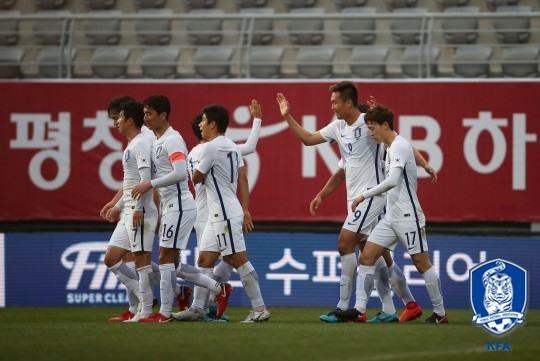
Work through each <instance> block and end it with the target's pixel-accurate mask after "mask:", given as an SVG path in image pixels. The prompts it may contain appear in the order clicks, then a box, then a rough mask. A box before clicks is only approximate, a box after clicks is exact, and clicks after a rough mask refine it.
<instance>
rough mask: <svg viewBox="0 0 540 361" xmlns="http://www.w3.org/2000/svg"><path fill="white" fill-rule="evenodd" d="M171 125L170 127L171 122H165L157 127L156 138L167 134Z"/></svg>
mask: <svg viewBox="0 0 540 361" xmlns="http://www.w3.org/2000/svg"><path fill="white" fill-rule="evenodd" d="M169 127H170V125H169V122H164V123H163V125H162V126H160V127H158V128H155V129H154V133H156V138H159V137H161V136H162V135H163V134H165V132H166V131H167V129H169Z"/></svg>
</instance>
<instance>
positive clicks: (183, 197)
mask: <svg viewBox="0 0 540 361" xmlns="http://www.w3.org/2000/svg"><path fill="white" fill-rule="evenodd" d="M178 152H180V153H182V154H184V156H185V157H186V158H187V155H188V152H187V148H186V143H185V142H184V139H183V138H182V136H181V135H180V133H178V132H177V131H176V130H174V129H173V128H172V127H169V128H168V129H167V130H166V131H165V133H164V134H163V135H162V136H161V137H159V139H157V140H156V141H155V142H154V146H153V149H152V160H153V161H154V178H161V177H163V176H165V175H167V174H169V173H171V172H172V171H173V166H172V163H171V160H170V157H171V155H173V154H175V153H178ZM186 172H187V171H186ZM157 190H158V192H159V196H160V199H161V204H162V206H163V205H165V204H169V203H170V202H172V201H180V203H179V209H180V210H189V209H195V208H196V207H195V201H194V200H193V195H192V194H191V192H190V191H189V186H188V180H187V178H186V179H185V180H183V181H180V182H179V183H176V184H172V185H170V186H166V187H158V188H157Z"/></svg>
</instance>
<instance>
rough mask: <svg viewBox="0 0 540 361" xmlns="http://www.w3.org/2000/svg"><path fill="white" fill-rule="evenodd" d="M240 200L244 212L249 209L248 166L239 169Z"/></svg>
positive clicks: (238, 191) (238, 193)
mask: <svg viewBox="0 0 540 361" xmlns="http://www.w3.org/2000/svg"><path fill="white" fill-rule="evenodd" d="M237 195H238V200H239V201H240V205H241V206H242V210H243V211H244V212H246V211H248V210H249V184H248V180H247V174H246V167H242V168H240V169H239V170H238V189H237Z"/></svg>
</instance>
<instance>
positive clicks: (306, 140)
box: [285, 114, 320, 145]
mask: <svg viewBox="0 0 540 361" xmlns="http://www.w3.org/2000/svg"><path fill="white" fill-rule="evenodd" d="M285 120H286V121H287V124H288V125H289V128H290V129H291V130H292V132H293V133H294V134H295V135H296V137H297V138H298V139H300V141H302V143H303V144H304V145H315V144H319V143H320V142H315V141H314V139H313V133H312V132H310V131H308V130H306V129H304V128H302V127H301V126H300V124H298V123H297V122H296V120H294V118H293V117H292V115H290V114H287V115H286V116H285Z"/></svg>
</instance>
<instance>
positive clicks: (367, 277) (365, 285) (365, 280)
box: [354, 265, 375, 313]
mask: <svg viewBox="0 0 540 361" xmlns="http://www.w3.org/2000/svg"><path fill="white" fill-rule="evenodd" d="M374 273H375V266H363V265H359V266H358V274H357V275H356V303H355V305H354V308H356V309H357V310H358V311H360V313H366V306H367V302H368V299H369V296H370V295H371V291H373V283H374V280H373V278H374Z"/></svg>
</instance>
